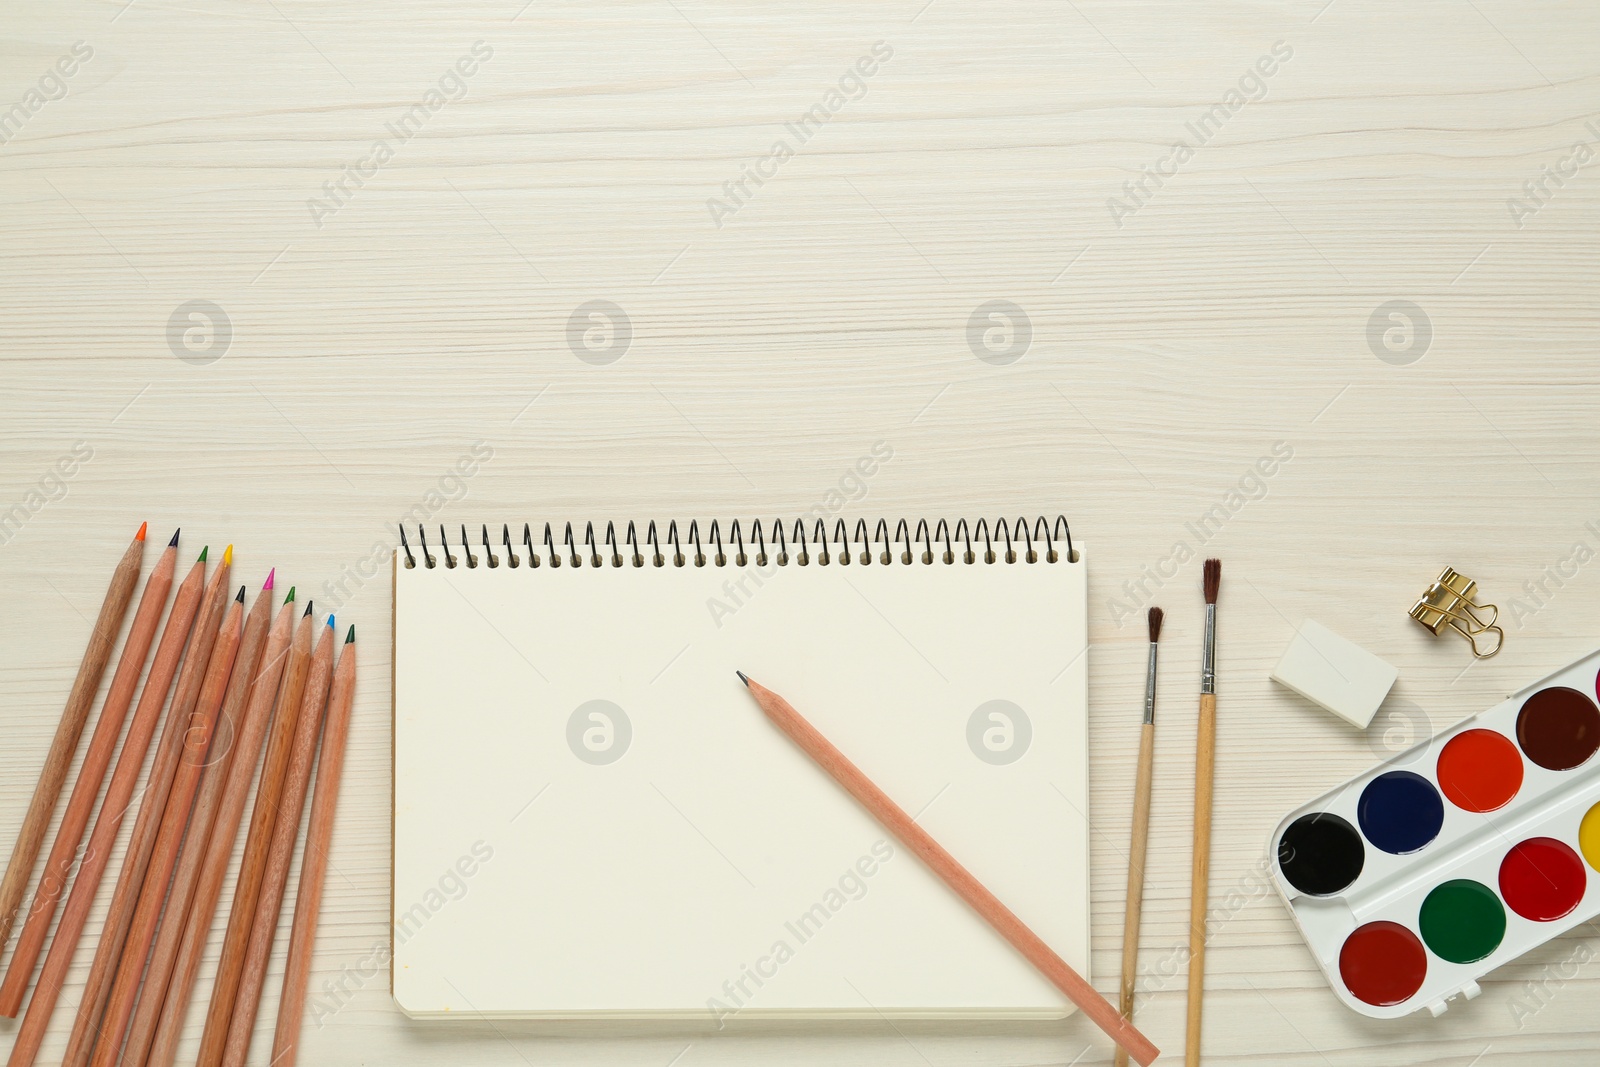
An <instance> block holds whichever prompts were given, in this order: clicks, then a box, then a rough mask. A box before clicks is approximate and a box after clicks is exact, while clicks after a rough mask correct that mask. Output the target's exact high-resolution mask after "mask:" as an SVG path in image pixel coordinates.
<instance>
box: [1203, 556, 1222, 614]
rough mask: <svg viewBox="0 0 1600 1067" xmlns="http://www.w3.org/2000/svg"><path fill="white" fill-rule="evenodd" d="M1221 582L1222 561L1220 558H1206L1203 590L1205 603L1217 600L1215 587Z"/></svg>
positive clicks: (1213, 602) (1212, 602)
mask: <svg viewBox="0 0 1600 1067" xmlns="http://www.w3.org/2000/svg"><path fill="white" fill-rule="evenodd" d="M1221 584H1222V561H1221V560H1220V559H1208V560H1206V576H1205V591H1206V603H1207V604H1215V603H1216V602H1217V587H1218V586H1220V585H1221Z"/></svg>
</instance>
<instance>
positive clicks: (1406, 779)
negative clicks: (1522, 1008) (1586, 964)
mask: <svg viewBox="0 0 1600 1067" xmlns="http://www.w3.org/2000/svg"><path fill="white" fill-rule="evenodd" d="M1597 697H1600V651H1597V652H1593V653H1590V654H1589V655H1587V656H1585V657H1584V658H1583V659H1581V660H1579V661H1578V662H1576V663H1574V664H1572V665H1571V666H1569V667H1566V668H1564V669H1562V670H1560V671H1557V672H1556V673H1554V674H1552V675H1550V676H1549V677H1547V678H1544V679H1542V680H1541V681H1539V682H1536V683H1534V684H1533V685H1530V686H1528V687H1527V688H1526V689H1523V690H1521V691H1520V692H1518V693H1516V694H1514V695H1513V696H1511V697H1510V698H1509V699H1507V700H1506V701H1504V702H1503V703H1501V704H1498V705H1496V706H1495V707H1492V708H1490V709H1489V710H1487V711H1484V712H1481V713H1480V714H1478V715H1476V716H1473V717H1472V718H1469V719H1467V720H1465V721H1463V722H1461V723H1459V724H1457V725H1456V726H1454V727H1452V728H1450V729H1449V730H1447V731H1445V732H1444V733H1441V734H1439V735H1438V736H1436V737H1433V738H1431V739H1429V740H1427V741H1423V742H1421V743H1419V744H1417V745H1414V746H1413V747H1411V748H1409V749H1407V750H1406V751H1404V752H1402V753H1400V754H1398V755H1396V756H1395V757H1393V758H1391V759H1389V760H1387V761H1385V762H1384V763H1382V764H1381V765H1379V766H1377V767H1375V768H1373V769H1372V770H1370V771H1368V772H1367V773H1365V774H1362V775H1359V776H1357V777H1355V778H1353V779H1351V780H1350V781H1349V782H1347V783H1345V784H1344V785H1342V786H1340V787H1339V788H1338V789H1335V790H1333V791H1331V792H1329V793H1326V794H1324V795H1323V796H1321V797H1318V798H1317V799H1316V800H1313V801H1312V802H1311V803H1309V804H1305V805H1303V806H1301V807H1299V808H1296V809H1295V810H1294V811H1292V812H1290V813H1289V814H1288V815H1287V816H1285V817H1284V819H1283V821H1282V822H1280V823H1279V824H1278V826H1277V828H1276V829H1275V830H1274V831H1273V834H1272V851H1273V854H1274V855H1275V856H1276V858H1277V862H1276V863H1275V864H1274V866H1273V877H1274V880H1275V882H1276V884H1277V886H1278V891H1279V893H1280V894H1281V895H1282V896H1283V899H1284V902H1285V903H1286V904H1287V905H1288V907H1289V910H1290V912H1291V913H1292V914H1293V915H1294V919H1295V923H1296V925H1297V926H1298V927H1299V928H1300V933H1301V936H1303V937H1304V938H1305V940H1306V944H1307V945H1309V946H1310V948H1311V950H1312V952H1313V954H1314V955H1315V956H1316V959H1317V963H1318V965H1319V966H1320V967H1321V968H1322V970H1323V973H1325V974H1326V975H1327V976H1328V981H1329V983H1330V984H1331V985H1332V986H1333V991H1334V993H1335V994H1337V995H1338V997H1339V999H1340V1000H1342V1001H1344V1003H1345V1004H1346V1005H1348V1006H1349V1007H1351V1008H1352V1009H1354V1010H1355V1011H1358V1012H1360V1013H1361V1014H1363V1015H1368V1016H1371V1017H1373V1018H1379V1019H1392V1018H1398V1017H1400V1016H1404V1015H1409V1014H1411V1013H1412V1012H1414V1011H1417V1010H1419V1009H1422V1008H1426V1009H1428V1010H1429V1011H1431V1012H1432V1013H1433V1014H1434V1015H1439V1014H1440V1013H1442V1012H1443V1011H1444V1010H1445V1008H1446V1005H1447V1002H1448V1001H1450V1000H1451V999H1453V998H1455V997H1458V996H1463V997H1466V998H1467V999H1471V998H1472V997H1475V996H1477V995H1478V992H1479V988H1478V980H1479V979H1480V978H1482V977H1483V976H1484V975H1486V974H1488V973H1489V972H1490V971H1492V970H1494V969H1495V968H1496V967H1499V966H1500V965H1501V964H1503V963H1508V962H1510V961H1511V960H1514V959H1516V958H1517V957H1518V956H1521V955H1522V954H1523V953H1525V952H1528V951H1529V950H1531V949H1534V948H1537V947H1538V946H1539V945H1542V944H1544V943H1545V942H1546V941H1548V940H1550V939H1551V938H1552V937H1555V936H1557V935H1559V934H1561V933H1564V932H1566V931H1567V930H1570V929H1572V928H1573V927H1574V926H1577V925H1578V924H1580V923H1582V922H1585V921H1587V920H1589V919H1591V918H1593V917H1594V916H1595V915H1597V914H1600V773H1597V772H1600V759H1596V758H1595V753H1596V751H1597V750H1600V706H1597V705H1596V698H1597Z"/></svg>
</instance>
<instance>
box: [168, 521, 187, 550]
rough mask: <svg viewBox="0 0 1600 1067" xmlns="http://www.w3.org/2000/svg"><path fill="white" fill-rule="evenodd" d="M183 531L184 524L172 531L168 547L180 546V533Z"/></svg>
mask: <svg viewBox="0 0 1600 1067" xmlns="http://www.w3.org/2000/svg"><path fill="white" fill-rule="evenodd" d="M181 533H183V527H182V526H180V527H178V528H177V529H176V530H173V531H172V540H170V541H168V542H167V547H168V548H177V547H178V535H179V534H181Z"/></svg>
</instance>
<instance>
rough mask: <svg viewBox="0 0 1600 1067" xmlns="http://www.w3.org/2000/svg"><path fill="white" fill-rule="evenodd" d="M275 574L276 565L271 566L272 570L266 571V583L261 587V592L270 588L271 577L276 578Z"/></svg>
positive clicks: (276, 572)
mask: <svg viewBox="0 0 1600 1067" xmlns="http://www.w3.org/2000/svg"><path fill="white" fill-rule="evenodd" d="M277 576H278V568H276V567H274V568H272V570H271V571H269V572H268V573H267V584H266V585H263V586H262V587H261V591H262V592H263V593H266V592H270V591H271V590H272V579H274V578H276V577H277Z"/></svg>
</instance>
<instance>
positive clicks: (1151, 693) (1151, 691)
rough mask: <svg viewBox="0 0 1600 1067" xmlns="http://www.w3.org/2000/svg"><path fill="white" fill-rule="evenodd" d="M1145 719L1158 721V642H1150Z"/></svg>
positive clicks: (1149, 721)
mask: <svg viewBox="0 0 1600 1067" xmlns="http://www.w3.org/2000/svg"><path fill="white" fill-rule="evenodd" d="M1144 721H1145V724H1146V725H1149V724H1150V723H1153V722H1155V721H1156V643H1155V642H1154V641H1151V642H1150V665H1149V666H1148V667H1146V668H1145V672H1144Z"/></svg>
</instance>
